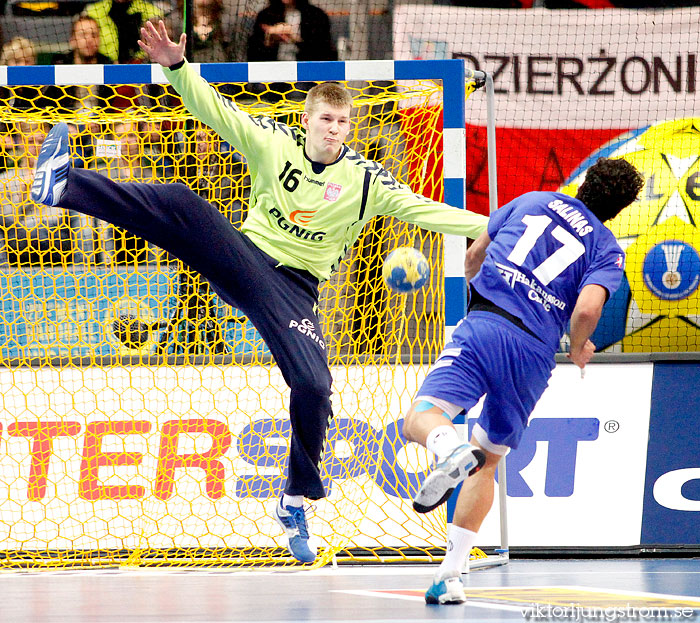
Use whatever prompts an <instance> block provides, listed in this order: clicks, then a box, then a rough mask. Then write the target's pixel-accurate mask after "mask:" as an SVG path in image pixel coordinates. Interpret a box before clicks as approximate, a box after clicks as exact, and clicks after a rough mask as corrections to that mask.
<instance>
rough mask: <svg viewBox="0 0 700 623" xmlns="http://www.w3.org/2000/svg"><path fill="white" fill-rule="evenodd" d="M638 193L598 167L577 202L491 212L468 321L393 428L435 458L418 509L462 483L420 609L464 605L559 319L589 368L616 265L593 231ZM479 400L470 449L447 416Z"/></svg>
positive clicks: (603, 233) (606, 242)
mask: <svg viewBox="0 0 700 623" xmlns="http://www.w3.org/2000/svg"><path fill="white" fill-rule="evenodd" d="M643 184H644V179H643V177H642V175H641V174H640V173H639V172H638V171H637V169H635V168H634V167H633V166H632V165H631V164H629V163H628V162H626V161H625V160H622V159H619V160H613V159H600V160H598V162H597V163H596V164H594V165H593V166H592V167H591V168H590V169H589V170H588V173H587V175H586V179H585V181H584V182H583V184H581V186H580V188H579V191H578V194H577V195H576V198H575V199H574V198H572V197H569V196H568V195H564V194H562V193H555V192H531V193H526V194H524V195H521V196H520V197H517V198H516V199H514V200H513V201H511V202H510V203H508V204H507V205H505V206H503V207H502V208H500V209H499V210H496V212H495V213H494V214H493V215H492V216H491V219H490V220H489V225H488V229H487V231H486V232H484V233H483V234H482V235H481V236H480V237H479V238H478V239H477V240H476V241H475V242H474V244H473V245H472V246H471V247H470V248H469V249H468V250H467V254H466V258H465V263H464V269H465V276H466V278H467V282H468V283H469V292H470V296H469V310H468V313H467V316H466V317H465V318H464V319H462V321H461V322H460V324H459V325H458V326H457V328H456V329H455V332H454V334H453V335H452V341H451V342H450V343H449V344H447V346H446V347H445V349H444V350H443V352H442V353H441V355H440V357H439V358H438V359H437V361H436V362H435V365H434V366H433V367H432V369H431V370H430V372H429V373H428V376H427V377H426V379H425V381H424V383H423V385H422V386H421V388H420V389H419V390H418V392H417V393H416V398H415V399H414V402H413V405H412V406H411V408H410V410H409V412H408V413H407V415H406V418H405V421H404V428H403V432H404V435H405V436H406V438H407V439H408V440H410V441H415V442H417V443H420V444H422V445H423V446H425V447H427V448H428V450H430V451H432V452H433V453H435V454H436V455H437V457H438V461H439V463H438V464H437V466H436V467H435V468H434V469H433V470H432V472H431V473H430V474H429V475H428V476H427V477H426V479H425V481H424V482H423V484H422V486H421V488H420V490H419V491H418V493H417V494H416V496H415V498H414V501H413V506H414V508H415V509H416V510H417V511H418V512H422V513H426V512H429V511H431V510H432V509H434V508H436V507H437V506H439V505H440V504H442V503H443V502H444V501H445V500H447V498H448V497H449V496H450V494H451V493H452V491H453V490H454V489H455V487H456V486H457V485H458V484H459V483H460V482H462V481H463V480H465V479H466V480H465V482H464V485H463V486H462V490H461V491H460V494H459V497H458V498H457V505H456V509H455V514H454V519H453V524H452V526H451V528H450V531H449V534H448V547H447V552H446V555H445V558H444V561H443V562H442V564H441V565H440V569H439V570H438V572H437V574H436V576H435V579H434V581H433V584H432V585H431V586H430V588H429V589H428V591H427V592H426V595H425V598H426V601H427V602H428V603H436V604H437V603H461V602H463V601H465V596H464V590H463V586H462V581H461V577H460V574H461V571H462V569H463V568H464V565H465V563H466V560H467V557H468V556H469V552H470V551H471V548H472V546H473V543H474V539H475V537H476V533H477V531H478V530H479V528H480V526H481V523H482V522H483V520H484V518H485V517H486V515H487V513H488V511H489V509H490V508H491V505H492V503H493V495H494V485H493V483H494V477H495V470H496V466H497V465H498V462H499V460H500V459H501V457H502V456H503V455H504V454H505V453H506V452H507V451H508V449H509V448H517V447H518V443H519V441H520V439H521V437H522V435H523V433H524V431H525V427H526V426H527V422H528V418H529V417H530V413H531V412H532V410H533V409H534V407H535V404H536V403H537V401H538V400H539V398H540V396H541V395H542V393H543V392H544V390H545V389H546V387H547V383H548V381H549V377H550V375H551V372H552V369H553V368H554V365H555V359H554V354H555V353H556V351H557V350H558V348H559V343H560V339H561V337H562V335H563V333H564V331H565V330H566V326H567V323H569V321H570V337H571V346H570V350H569V353H568V357H569V358H570V359H571V361H573V363H575V364H576V365H577V366H579V367H580V368H581V370H583V368H584V367H585V365H586V364H587V363H588V362H589V361H590V359H591V357H592V355H593V352H594V350H595V347H594V345H593V343H592V342H591V341H590V339H589V338H590V336H591V335H592V334H593V331H594V329H595V327H596V324H597V323H598V319H599V318H600V314H601V312H602V309H603V304H604V303H605V301H606V300H607V299H608V298H609V297H610V295H612V294H613V293H614V292H615V290H617V288H618V286H619V284H620V280H621V278H622V274H623V266H624V254H623V252H622V249H621V248H620V246H619V245H618V243H617V241H616V240H615V237H614V236H613V234H612V233H611V232H610V230H609V229H608V228H607V227H605V225H603V222H605V221H607V220H609V219H611V218H613V217H614V216H616V215H617V214H618V213H619V212H620V211H621V210H622V209H623V208H625V207H626V206H627V205H629V204H630V203H631V202H632V201H634V200H635V198H636V197H637V195H638V194H639V191H640V190H641V188H642V186H643ZM484 394H485V395H486V399H485V402H484V407H483V409H482V412H481V415H480V416H479V418H478V420H477V422H476V424H475V425H474V429H473V431H472V437H471V443H470V444H469V443H462V442H461V440H460V439H459V437H458V435H457V432H456V430H455V428H454V426H453V425H452V418H454V417H455V416H456V415H458V414H459V413H465V412H467V411H469V409H471V408H472V407H473V406H474V405H475V404H476V403H477V402H478V401H479V399H480V398H481V397H482V396H483V395H484ZM468 476H472V477H471V478H468Z"/></svg>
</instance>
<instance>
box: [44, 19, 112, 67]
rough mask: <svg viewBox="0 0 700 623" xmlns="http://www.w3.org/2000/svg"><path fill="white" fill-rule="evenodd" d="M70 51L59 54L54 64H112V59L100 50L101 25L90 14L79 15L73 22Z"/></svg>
mask: <svg viewBox="0 0 700 623" xmlns="http://www.w3.org/2000/svg"><path fill="white" fill-rule="evenodd" d="M69 44H70V52H66V53H65V54H58V55H56V56H55V57H54V59H53V64H54V65H71V64H74V65H91V64H98V65H111V64H112V60H111V59H110V58H109V57H108V56H105V55H104V54H102V53H101V52H100V51H99V48H100V27H99V26H98V24H97V20H96V19H95V18H94V17H90V16H89V15H79V16H78V17H77V18H76V20H75V21H74V22H73V26H72V27H71V33H70V41H69Z"/></svg>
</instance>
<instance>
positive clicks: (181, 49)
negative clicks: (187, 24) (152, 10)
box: [138, 20, 187, 67]
mask: <svg viewBox="0 0 700 623" xmlns="http://www.w3.org/2000/svg"><path fill="white" fill-rule="evenodd" d="M186 40H187V35H185V33H184V32H183V33H182V34H181V35H180V41H179V42H178V43H175V42H174V41H171V40H170V37H168V31H167V30H166V29H165V24H164V23H163V20H160V21H159V22H158V27H157V28H156V27H155V26H154V25H153V24H152V23H151V22H147V23H146V25H145V26H144V27H143V28H142V29H141V39H139V42H138V43H139V47H140V48H141V49H142V50H143V51H144V52H145V53H146V54H148V56H149V57H150V58H151V60H152V61H155V62H156V63H159V64H161V65H162V66H163V67H170V66H171V65H175V64H176V63H179V62H180V61H181V60H182V59H183V58H185V41H186Z"/></svg>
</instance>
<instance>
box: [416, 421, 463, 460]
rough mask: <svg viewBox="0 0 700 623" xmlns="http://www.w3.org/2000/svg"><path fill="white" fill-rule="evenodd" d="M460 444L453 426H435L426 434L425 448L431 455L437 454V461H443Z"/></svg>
mask: <svg viewBox="0 0 700 623" xmlns="http://www.w3.org/2000/svg"><path fill="white" fill-rule="evenodd" d="M461 444H462V440H461V439H460V438H459V435H458V434H457V431H456V429H455V427H454V426H448V425H447V424H445V425H444V426H436V427H435V428H433V430H431V431H430V433H428V438H427V439H426V440H425V447H426V448H428V450H430V451H431V452H432V453H434V454H437V457H438V459H443V458H444V457H446V456H447V455H448V454H450V452H452V450H454V449H455V448H456V447H457V446H459V445H461Z"/></svg>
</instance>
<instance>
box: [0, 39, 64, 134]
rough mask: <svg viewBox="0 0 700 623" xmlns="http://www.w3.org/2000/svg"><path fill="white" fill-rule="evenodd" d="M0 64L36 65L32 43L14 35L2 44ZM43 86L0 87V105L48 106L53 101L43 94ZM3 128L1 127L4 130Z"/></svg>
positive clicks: (35, 107)
mask: <svg viewBox="0 0 700 623" xmlns="http://www.w3.org/2000/svg"><path fill="white" fill-rule="evenodd" d="M0 65H10V66H15V67H17V66H22V67H25V66H28V65H36V51H35V49H34V44H33V43H32V42H31V41H30V40H29V39H25V38H24V37H15V38H14V39H12V40H10V41H8V42H7V43H6V44H5V45H4V46H2V53H0ZM44 91H45V88H44V87H35V86H22V87H13V88H11V89H10V88H7V87H0V106H8V107H10V108H15V109H19V110H29V109H39V110H41V109H44V108H50V107H51V106H53V105H54V102H53V101H52V100H51V99H50V98H47V97H45V96H44ZM4 129H5V128H3V130H4Z"/></svg>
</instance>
